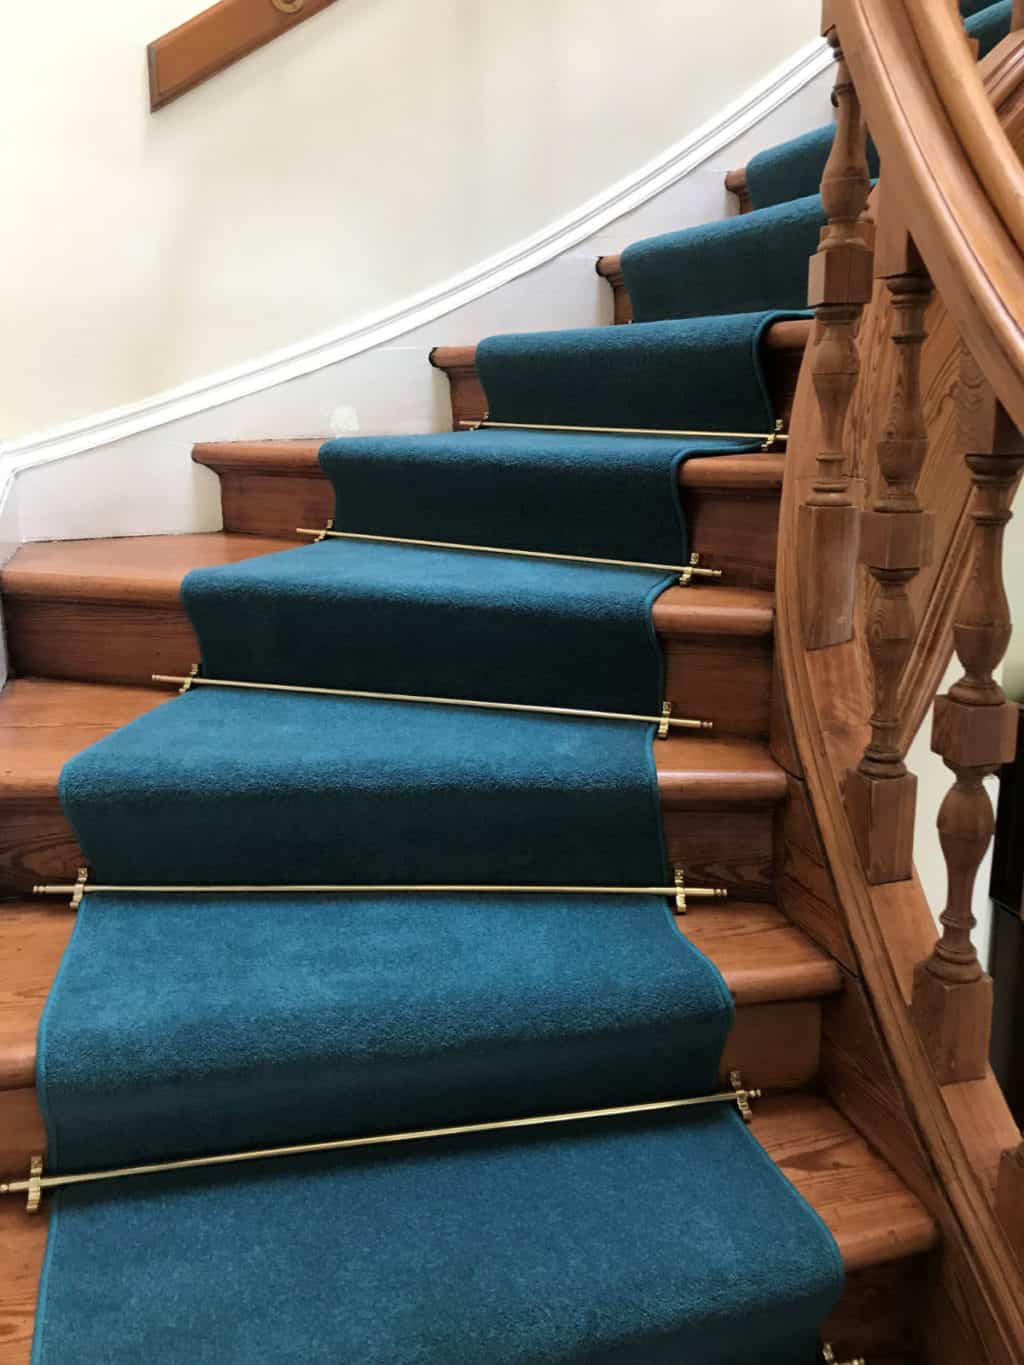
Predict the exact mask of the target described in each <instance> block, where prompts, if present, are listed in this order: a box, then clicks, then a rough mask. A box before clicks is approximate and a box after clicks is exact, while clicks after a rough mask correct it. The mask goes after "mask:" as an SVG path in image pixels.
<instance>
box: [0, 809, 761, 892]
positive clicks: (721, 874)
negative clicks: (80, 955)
mask: <svg viewBox="0 0 1024 1365" xmlns="http://www.w3.org/2000/svg"><path fill="white" fill-rule="evenodd" d="M664 819H665V837H666V842H667V845H668V851H669V857H670V859H671V860H672V861H673V862H679V863H681V864H682V865H683V866H684V867H685V868H686V870H687V873H688V875H689V878H690V880H691V881H692V882H693V883H694V884H695V885H696V884H698V883H706V882H708V883H711V884H713V885H716V886H724V887H726V888H727V889H728V891H729V892H730V894H731V895H733V896H742V897H743V899H745V900H752V901H771V900H772V899H773V886H774V879H773V869H772V819H773V809H772V807H770V806H766V807H764V808H757V809H754V810H744V809H739V810H737V809H736V808H735V807H730V806H722V807H721V808H720V809H710V810H668V809H666V810H665V811H664ZM81 862H82V852H81V849H80V848H79V846H78V843H77V841H76V840H75V837H74V835H73V833H72V832H71V828H70V826H69V825H68V822H67V820H66V819H65V818H64V813H63V811H62V810H61V807H60V801H59V800H58V797H57V793H56V791H54V792H53V795H52V796H49V797H45V796H26V797H19V796H18V795H17V794H16V793H11V792H5V793H3V794H2V795H0V895H2V896H15V895H24V894H26V893H27V892H28V891H30V890H31V888H32V886H33V885H35V884H36V883H37V882H40V881H58V882H65V881H68V880H70V881H74V879H75V872H76V869H77V868H78V867H79V866H80V865H81Z"/></svg>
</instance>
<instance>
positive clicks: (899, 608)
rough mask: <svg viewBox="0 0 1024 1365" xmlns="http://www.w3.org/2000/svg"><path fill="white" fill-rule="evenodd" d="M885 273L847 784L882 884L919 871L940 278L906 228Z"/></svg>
mask: <svg viewBox="0 0 1024 1365" xmlns="http://www.w3.org/2000/svg"><path fill="white" fill-rule="evenodd" d="M883 212H884V209H883ZM878 273H879V274H882V275H883V277H884V279H885V283H886V286H887V288H888V290H889V294H890V297H891V303H892V328H891V333H890V335H891V338H892V342H893V345H894V346H895V348H896V355H897V364H896V371H895V374H894V376H893V381H892V391H891V394H890V399H889V410H888V416H887V419H886V424H885V427H884V429H883V432H882V436H881V439H880V440H879V442H878V445H877V455H878V465H879V469H880V471H881V474H882V478H883V487H882V489H881V491H880V493H879V496H878V499H877V500H876V502H875V504H874V506H873V508H872V509H871V510H870V511H866V512H864V513H863V514H862V516H861V528H860V553H859V558H860V562H861V563H862V564H865V565H866V566H867V568H868V571H869V572H870V574H871V576H872V578H873V579H874V581H875V593H874V598H873V601H872V605H871V611H870V614H869V618H868V627H867V643H868V650H869V653H870V655H871V664H872V671H873V677H874V711H873V713H872V716H871V739H870V741H869V742H868V744H867V747H866V748H865V750H864V753H863V755H862V757H861V760H860V763H859V764H858V765H857V767H856V768H855V769H854V770H853V771H852V772H851V773H850V774H849V776H848V778H847V784H846V804H847V810H848V812H849V815H850V821H851V825H852V827H853V832H854V837H855V838H856V840H857V847H858V849H859V851H860V856H861V862H862V863H863V866H864V871H865V873H866V875H867V878H868V880H869V881H870V882H873V883H876V884H877V883H879V882H891V881H901V880H903V879H905V878H907V877H910V876H912V875H913V871H914V857H913V844H914V810H915V805H916V797H917V778H916V777H915V776H914V775H913V773H911V772H908V770H907V766H906V764H905V763H904V761H903V759H904V755H903V748H902V745H901V744H900V742H899V729H900V719H901V718H900V708H899V687H900V680H901V679H902V677H903V673H904V670H905V668H906V666H907V662H908V660H909V658H910V654H911V651H912V649H913V646H914V640H915V638H916V634H917V622H916V619H915V616H914V610H913V607H912V605H911V602H910V595H909V593H908V591H907V589H908V585H909V583H910V582H911V581H912V579H913V578H914V577H915V576H916V575H917V574H918V573H919V572H920V570H921V568H922V567H923V566H924V565H925V564H927V563H928V562H929V560H930V558H931V545H932V533H933V523H934V518H933V517H932V516H931V514H930V513H926V512H925V511H924V510H923V509H922V507H921V504H920V503H919V502H918V499H917V480H918V476H919V475H920V472H921V465H922V463H923V461H924V456H925V451H926V449H927V433H926V430H925V422H924V412H923V407H922V399H921V347H922V345H923V344H924V340H925V336H926V332H925V326H924V319H925V313H926V311H927V308H928V303H929V300H930V299H931V295H932V282H931V277H930V276H929V274H928V272H927V270H926V269H925V267H924V265H923V263H922V261H921V259H920V257H919V256H918V254H917V251H916V250H915V248H914V245H913V242H912V241H911V239H910V238H909V236H908V235H907V234H906V233H905V232H903V231H902V230H900V231H888V232H883V235H882V240H881V241H880V243H879V250H878Z"/></svg>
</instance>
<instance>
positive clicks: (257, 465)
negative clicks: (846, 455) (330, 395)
mask: <svg viewBox="0 0 1024 1365" xmlns="http://www.w3.org/2000/svg"><path fill="white" fill-rule="evenodd" d="M322 444H323V440H322V438H320V437H314V438H311V439H310V440H306V441H237V442H233V441H232V442H220V443H208V444H204V445H197V446H195V447H194V449H193V451H192V458H193V460H195V461H196V463H197V464H201V465H205V466H206V467H207V468H209V469H212V470H213V471H214V472H215V473H216V474H218V475H219V477H220V489H221V506H222V509H223V513H224V529H225V530H226V531H237V532H240V533H242V534H246V535H259V536H277V537H283V538H286V539H290V540H298V539H301V537H299V536H296V534H295V528H296V527H297V526H323V525H324V524H325V522H326V521H327V519H328V517H332V516H333V515H334V495H333V492H332V490H331V485H330V484H329V483H328V482H327V480H326V479H325V478H324V477H323V474H322V473H321V470H320V466H319V464H318V463H317V458H316V457H317V451H318V450H319V449H320V446H321V445H322ZM784 466H785V457H784V456H782V455H777V454H773V453H767V454H754V455H718V456H714V457H710V456H709V457H702V458H695V459H692V460H687V461H686V462H685V463H684V464H683V466H682V468H681V470H680V485H681V487H682V489H683V497H684V501H685V503H686V515H687V520H688V522H689V526H690V538H691V542H692V546H693V548H694V549H695V550H696V551H697V552H698V553H699V554H701V555H702V556H703V557H704V559H705V561H706V562H707V563H709V564H713V565H714V566H716V567H718V568H721V569H723V570H725V573H726V575H727V577H726V580H725V581H726V582H728V583H735V584H749V585H753V586H760V587H770V586H771V584H772V583H773V581H774V577H775V542H776V535H777V531H778V519H779V496H780V493H781V491H782V475H783V469H784ZM525 548H527V549H528V548H529V547H528V546H527V547H525Z"/></svg>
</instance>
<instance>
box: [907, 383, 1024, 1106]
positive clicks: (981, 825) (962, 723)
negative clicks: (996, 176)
mask: <svg viewBox="0 0 1024 1365" xmlns="http://www.w3.org/2000/svg"><path fill="white" fill-rule="evenodd" d="M976 369H977V367H976V366H975V365H974V362H973V360H971V358H970V357H969V356H968V357H966V358H965V373H966V374H968V375H973V374H976ZM970 420H971V423H972V424H973V425H974V426H975V427H977V425H978V419H977V413H976V412H974V413H972V414H971V415H970ZM994 426H995V428H996V434H997V437H998V433H999V432H1000V431H1005V430H1006V429H1007V424H1006V422H1005V414H1001V412H999V411H997V421H996V422H995V423H994ZM1006 444H1007V446H1008V447H1009V448H1010V450H1012V453H1010V450H1008V451H1007V453H1003V454H990V455H974V454H968V455H966V456H965V458H966V460H967V464H968V467H969V468H970V470H971V474H972V476H973V482H974V502H973V505H972V516H973V519H974V532H973V556H972V558H973V562H972V565H971V568H970V571H969V576H968V579H967V583H966V585H965V588H964V592H963V596H962V598H961V600H960V605H959V609H958V612H957V619H956V622H955V624H954V626H953V639H954V643H955V645H956V652H957V655H958V657H959V659H960V663H961V664H962V666H963V669H964V675H963V677H962V678H960V680H959V681H958V682H956V683H954V685H953V686H952V687H951V688H950V690H949V692H948V693H947V694H946V695H945V696H943V697H938V698H936V701H935V719H934V725H933V729H932V748H933V749H934V750H935V752H936V753H938V754H940V755H941V756H942V759H943V762H944V763H945V764H946V766H947V767H948V768H949V769H950V771H951V772H952V773H953V775H954V777H955V778H956V781H955V782H954V784H953V786H952V788H951V789H950V791H949V792H948V794H947V796H946V798H945V800H944V801H943V803H942V806H941V808H940V810H939V819H938V826H939V842H940V843H941V845H942V852H943V854H944V856H945V859H946V870H947V878H948V891H947V897H946V907H945V909H944V910H943V912H942V915H941V916H940V919H941V923H942V935H941V937H940V938H939V940H938V942H937V943H936V945H935V948H934V950H933V952H932V955H931V956H930V957H929V958H928V959H927V960H926V961H924V962H921V963H919V964H918V967H917V970H916V971H915V973H914V993H913V1000H912V1004H911V1009H912V1012H913V1015H914V1018H915V1020H916V1021H917V1025H918V1029H919V1031H920V1034H921V1039H922V1041H923V1042H924V1045H925V1047H926V1049H927V1050H928V1053H929V1055H930V1057H931V1061H932V1065H933V1067H934V1069H935V1073H936V1076H937V1078H938V1080H939V1082H940V1084H942V1085H947V1084H950V1083H952V1082H954V1081H966V1080H977V1079H979V1078H980V1077H982V1076H984V1075H985V1071H986V1067H987V1064H988V1050H989V1033H990V1029H991V1016H992V982H991V979H990V978H989V977H988V976H987V975H986V974H985V972H984V971H983V970H982V966H981V963H980V962H979V961H978V954H977V952H976V951H975V948H974V944H973V943H972V942H971V929H972V928H973V927H974V923H975V921H974V915H973V913H972V908H971V903H972V898H973V893H974V881H975V877H976V875H977V871H978V867H979V865H980V863H981V860H982V858H983V857H984V855H985V852H986V850H987V848H988V845H989V842H990V840H991V838H992V830H993V826H994V817H993V813H992V803H991V801H990V800H989V797H988V792H987V791H986V790H985V785H984V784H985V779H986V778H987V777H990V776H991V775H992V774H993V773H995V772H997V771H998V769H999V768H1000V766H1001V765H1002V764H1003V763H1007V762H1009V761H1010V760H1011V759H1012V758H1013V756H1014V752H1015V749H1016V727H1017V708H1016V707H1015V706H1013V705H1012V704H1011V703H1009V702H1007V700H1006V695H1005V693H1004V692H1003V689H1002V688H1001V687H1000V686H999V684H998V683H997V682H996V680H995V678H994V677H993V676H992V673H993V670H994V669H995V668H996V667H997V666H998V664H999V662H1000V660H1001V659H1002V657H1003V655H1004V653H1005V652H1006V646H1007V645H1008V643H1009V640H1010V612H1009V607H1008V604H1007V601H1006V593H1005V591H1004V588H1003V571H1002V547H1003V532H1004V529H1005V527H1006V523H1007V522H1008V521H1009V519H1010V499H1011V497H1012V496H1013V490H1014V486H1015V484H1016V481H1017V477H1018V475H1019V473H1020V470H1021V468H1022V467H1024V454H1020V453H1017V452H1018V450H1019V436H1018V435H1017V433H1013V435H1012V437H1010V438H1009V439H1008V440H1007V443H1006ZM996 448H997V449H998V448H999V444H998V442H997V444H996Z"/></svg>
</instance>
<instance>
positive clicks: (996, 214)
mask: <svg viewBox="0 0 1024 1365" xmlns="http://www.w3.org/2000/svg"><path fill="white" fill-rule="evenodd" d="M841 28H842V33H843V44H844V50H845V52H846V54H847V59H848V62H849V64H850V68H851V70H852V73H853V76H854V79H855V81H856V83H857V88H858V90H859V92H860V94H861V98H862V100H863V102H864V107H865V112H866V115H867V119H868V122H869V124H870V126H871V132H872V136H873V138H874V140H875V143H876V145H877V146H878V150H879V153H880V155H881V159H882V163H883V165H884V166H885V168H886V171H887V175H886V177H885V179H886V182H887V184H888V185H889V186H890V187H891V192H892V193H893V195H894V196H895V198H896V200H897V202H898V205H899V211H900V214H901V216H902V219H903V223H904V225H905V226H906V227H907V229H908V230H909V231H910V232H911V234H912V235H913V238H914V241H915V242H916V244H917V247H918V250H919V251H920V253H921V256H922V259H923V260H924V262H925V264H926V265H927V267H928V269H929V271H930V273H931V275H932V278H933V279H934V281H935V284H936V288H937V289H938V291H939V293H940V294H941V295H942V296H943V298H944V300H945V302H946V305H947V307H949V309H950V311H951V313H952V314H953V316H954V318H955V320H956V323H957V326H958V328H959V330H960V332H961V334H962V335H963V337H964V340H965V342H966V343H967V345H968V346H969V347H970V349H971V351H972V352H973V354H974V355H975V356H976V358H977V360H978V362H979V364H980V365H981V368H982V370H983V372H984V373H985V375H986V376H987V378H988V379H989V380H990V382H991V383H992V384H993V387H994V388H995V390H996V393H997V394H998V395H999V397H1000V398H1001V399H1002V401H1003V403H1004V404H1005V406H1006V407H1007V410H1008V411H1009V412H1010V413H1011V415H1012V416H1013V418H1014V421H1015V422H1016V424H1017V426H1018V427H1019V426H1022V425H1024V262H1022V255H1021V247H1022V237H1024V230H1022V229H1021V228H1020V227H1019V225H1018V220H1019V216H1020V215H1019V204H1020V201H1021V198H1022V197H1024V171H1022V169H1021V165H1020V162H1019V159H1018V156H1017V154H1016V152H1015V149H1014V148H1013V147H1011V145H1010V143H1009V142H1008V141H1007V139H1006V137H1005V136H1004V134H1003V132H1002V130H1001V128H1000V125H999V122H998V118H997V115H996V113H995V111H994V110H993V108H992V106H991V104H990V103H989V101H988V98H987V95H986V92H985V90H984V89H983V87H982V83H981V81H979V80H978V68H977V67H976V65H975V62H974V59H973V55H972V54H971V52H970V49H969V47H968V45H967V44H966V43H965V42H964V38H963V31H962V28H961V26H960V22H959V17H958V15H957V14H956V11H955V9H954V8H953V7H951V6H947V5H934V4H932V3H931V0H907V3H906V5H891V4H890V3H888V0H845V2H844V4H843V5H842V15H841ZM1019 41H1020V39H1019V36H1018V35H1014V37H1013V38H1011V39H1010V42H1011V43H1017V42H1019ZM1001 60H1002V59H1001V57H1000V54H999V53H998V52H996V53H990V54H989V56H988V57H986V59H985V60H984V61H983V62H982V63H981V68H980V70H981V74H982V76H983V77H985V76H986V75H987V73H988V71H989V70H990V69H991V68H992V66H993V65H994V64H998V63H999V62H1000V61H1001ZM965 149H967V151H968V155H965V154H964V151H965ZM1006 215H1009V216H1006Z"/></svg>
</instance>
